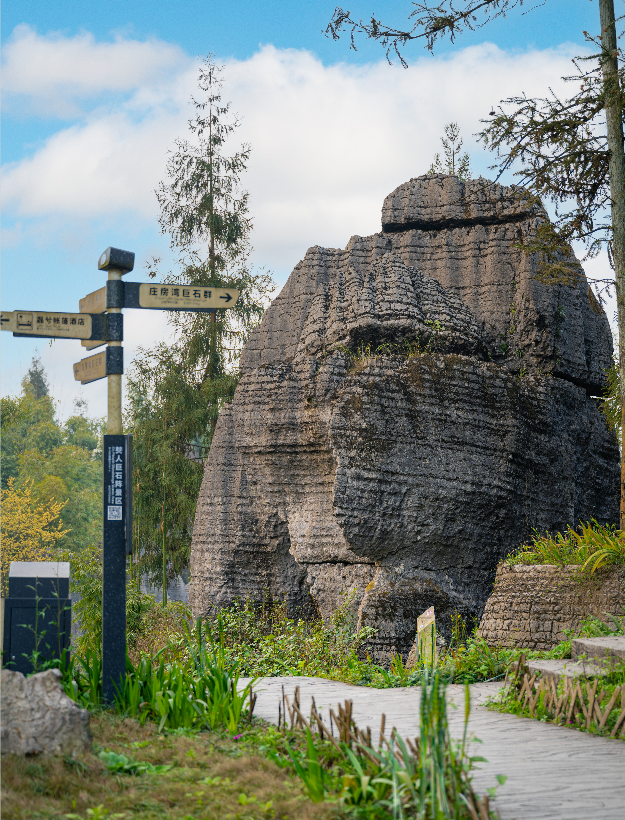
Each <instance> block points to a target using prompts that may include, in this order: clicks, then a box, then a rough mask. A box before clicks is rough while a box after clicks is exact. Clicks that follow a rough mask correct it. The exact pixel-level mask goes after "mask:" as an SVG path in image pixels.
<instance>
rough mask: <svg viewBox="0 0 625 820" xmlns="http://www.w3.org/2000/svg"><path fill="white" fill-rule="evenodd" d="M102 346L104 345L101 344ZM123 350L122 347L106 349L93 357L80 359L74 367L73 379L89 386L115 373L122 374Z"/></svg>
mask: <svg viewBox="0 0 625 820" xmlns="http://www.w3.org/2000/svg"><path fill="white" fill-rule="evenodd" d="M103 344H104V343H103ZM123 356H124V349H123V348H122V347H107V348H106V350H103V351H102V352H101V353H96V354H95V356H89V357H87V358H86V359H81V360H80V361H79V362H76V364H75V365H74V378H75V379H76V381H77V382H80V383H81V384H89V382H95V381H97V380H98V379H104V378H106V376H111V375H113V374H115V373H123V372H124V359H123Z"/></svg>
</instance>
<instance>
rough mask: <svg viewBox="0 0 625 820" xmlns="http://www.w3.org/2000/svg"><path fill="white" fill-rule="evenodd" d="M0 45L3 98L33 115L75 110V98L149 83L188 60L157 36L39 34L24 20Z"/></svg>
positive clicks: (67, 113) (69, 113) (71, 113)
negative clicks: (105, 38)
mask: <svg viewBox="0 0 625 820" xmlns="http://www.w3.org/2000/svg"><path fill="white" fill-rule="evenodd" d="M3 51H4V57H3V64H2V75H3V90H4V95H5V101H6V98H7V96H8V99H9V101H10V103H9V104H10V106H11V107H19V108H21V109H22V110H23V109H24V108H26V109H30V110H31V111H33V112H36V113H37V115H38V116H45V115H47V116H56V117H68V116H69V117H71V116H75V115H76V113H77V112H78V108H77V105H76V102H77V100H78V99H81V98H85V97H92V96H95V95H101V94H103V93H106V92H108V93H119V92H128V91H130V90H132V89H135V88H138V87H141V86H145V85H148V86H150V85H154V84H155V83H158V82H162V81H163V80H165V79H166V78H167V77H168V76H170V75H171V74H172V73H174V74H175V73H178V72H180V71H181V70H184V68H185V66H188V64H189V62H190V58H189V57H188V56H187V55H186V54H185V53H184V52H183V51H182V50H181V49H180V48H178V47H177V46H174V45H172V44H170V43H166V42H163V41H162V40H147V41H143V42H140V41H136V40H128V39H122V38H118V39H116V40H115V41H113V42H112V43H97V42H96V41H95V38H94V36H93V34H91V33H90V32H83V33H81V34H78V35H76V36H75V37H65V36H63V35H62V34H57V33H52V34H47V35H40V34H37V32H36V31H35V30H34V29H33V28H31V27H30V26H28V25H20V26H17V27H16V28H15V29H14V31H13V33H12V35H11V38H10V39H9V41H8V43H7V44H6V46H5V47H4V50H3Z"/></svg>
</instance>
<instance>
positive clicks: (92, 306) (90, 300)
mask: <svg viewBox="0 0 625 820" xmlns="http://www.w3.org/2000/svg"><path fill="white" fill-rule="evenodd" d="M78 310H79V311H80V312H81V313H104V311H105V310H106V287H103V288H100V290H94V291H93V293H88V294H87V296H85V298H84V299H81V300H80V302H79V303H78ZM103 344H104V343H103Z"/></svg>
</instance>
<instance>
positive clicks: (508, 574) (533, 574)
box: [478, 564, 625, 649]
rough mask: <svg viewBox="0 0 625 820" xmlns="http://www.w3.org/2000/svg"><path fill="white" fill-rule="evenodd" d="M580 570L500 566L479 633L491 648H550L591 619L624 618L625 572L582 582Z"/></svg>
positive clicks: (606, 570) (618, 570)
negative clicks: (585, 619)
mask: <svg viewBox="0 0 625 820" xmlns="http://www.w3.org/2000/svg"><path fill="white" fill-rule="evenodd" d="M578 573H579V567H577V566H569V567H558V566H554V565H542V566H527V565H524V564H515V565H512V566H507V565H505V564H501V565H500V566H499V567H498V569H497V575H496V578H495V586H494V588H493V591H492V593H491V595H490V597H489V599H488V601H487V602H486V609H485V610H484V615H483V616H482V620H481V622H480V628H479V630H478V634H479V635H481V636H482V637H483V638H484V639H485V640H486V642H487V643H488V644H489V645H490V646H496V645H501V646H517V647H519V648H521V649H552V648H553V647H554V646H555V645H556V644H557V643H559V642H560V641H564V640H566V635H565V630H575V629H578V628H579V626H580V624H581V622H582V619H583V618H587V617H588V616H590V615H592V616H595V617H597V618H601V619H602V620H604V621H608V619H607V617H606V613H610V614H612V615H623V614H625V567H622V566H621V567H616V568H615V567H606V568H604V569H602V570H600V571H598V572H597V573H596V574H595V575H593V576H591V577H589V578H587V579H586V580H584V581H582V582H580V581H579V580H576V576H577V574H578Z"/></svg>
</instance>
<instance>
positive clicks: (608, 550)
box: [506, 519, 625, 574]
mask: <svg viewBox="0 0 625 820" xmlns="http://www.w3.org/2000/svg"><path fill="white" fill-rule="evenodd" d="M506 563H507V564H509V565H512V564H555V565H556V566H567V565H574V564H577V565H580V566H581V568H582V570H583V571H585V572H589V573H590V574H592V573H594V572H596V571H597V570H598V569H600V568H601V567H604V566H608V565H611V564H625V531H623V530H617V529H616V528H615V527H611V526H607V525H603V524H598V523H597V522H596V521H595V520H594V519H593V520H592V521H589V522H587V523H586V524H584V523H582V522H580V526H579V531H577V530H574V529H573V528H572V527H570V526H569V527H568V528H567V529H566V531H565V532H564V533H562V532H557V533H555V535H551V534H549V533H545V534H544V535H541V534H540V533H538V532H536V533H535V534H534V537H533V538H532V541H531V543H530V544H526V545H524V546H522V547H521V548H520V549H519V550H517V551H516V552H514V553H512V554H511V555H509V556H508V558H506Z"/></svg>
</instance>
